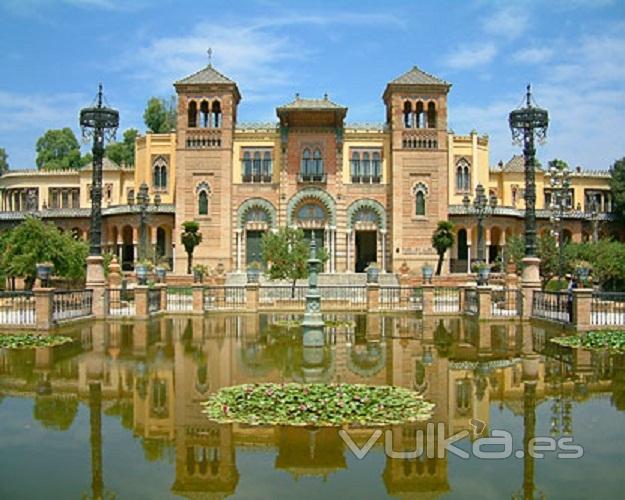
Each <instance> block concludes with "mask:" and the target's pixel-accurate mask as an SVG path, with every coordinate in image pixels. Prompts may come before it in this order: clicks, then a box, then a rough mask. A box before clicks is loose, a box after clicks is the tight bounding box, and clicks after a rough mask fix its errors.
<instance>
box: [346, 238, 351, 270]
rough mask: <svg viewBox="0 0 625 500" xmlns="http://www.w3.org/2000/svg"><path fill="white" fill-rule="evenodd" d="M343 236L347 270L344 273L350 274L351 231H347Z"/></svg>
mask: <svg viewBox="0 0 625 500" xmlns="http://www.w3.org/2000/svg"><path fill="white" fill-rule="evenodd" d="M345 236H346V237H347V269H346V272H348V273H349V272H351V270H352V262H351V261H352V230H351V229H347V230H346V231H345Z"/></svg>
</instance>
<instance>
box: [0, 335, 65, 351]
mask: <svg viewBox="0 0 625 500" xmlns="http://www.w3.org/2000/svg"><path fill="white" fill-rule="evenodd" d="M73 340H74V339H72V338H71V337H64V336H62V335H38V334H34V333H21V334H19V335H17V334H16V335H13V334H11V335H0V348H2V349H35V348H37V347H54V346H57V345H62V344H67V343H68V342H73Z"/></svg>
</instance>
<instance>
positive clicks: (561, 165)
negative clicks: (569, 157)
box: [548, 158, 569, 171]
mask: <svg viewBox="0 0 625 500" xmlns="http://www.w3.org/2000/svg"><path fill="white" fill-rule="evenodd" d="M548 165H549V168H552V167H555V168H556V169H557V170H560V171H562V170H567V169H568V168H569V164H568V163H567V162H565V161H564V160H559V159H558V158H554V159H553V160H551V161H550V162H549V163H548Z"/></svg>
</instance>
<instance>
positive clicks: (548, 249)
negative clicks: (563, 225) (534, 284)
mask: <svg viewBox="0 0 625 500" xmlns="http://www.w3.org/2000/svg"><path fill="white" fill-rule="evenodd" d="M567 246H569V245H568V244H567ZM563 252H564V253H563V256H564V261H563V262H564V265H563V270H564V271H565V272H566V270H567V269H568V260H567V259H568V257H567V256H568V254H567V253H566V246H565V247H564V249H563ZM536 253H537V254H538V255H537V257H538V258H539V259H540V276H541V278H542V280H543V287H544V286H545V285H546V284H547V283H548V282H549V281H550V280H551V279H552V278H553V277H554V276H556V275H557V274H558V263H559V250H558V246H557V245H556V239H555V238H554V237H553V236H552V235H551V234H545V235H542V236H538V238H537V239H536ZM524 257H525V238H524V237H523V236H510V237H509V238H508V239H507V242H506V260H507V261H508V262H513V263H514V265H515V266H516V270H517V273H518V274H521V272H522V270H523V258H524Z"/></svg>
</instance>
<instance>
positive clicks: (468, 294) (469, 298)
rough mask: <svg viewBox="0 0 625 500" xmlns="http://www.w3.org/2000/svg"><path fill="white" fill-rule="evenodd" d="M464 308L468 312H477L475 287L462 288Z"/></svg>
mask: <svg viewBox="0 0 625 500" xmlns="http://www.w3.org/2000/svg"><path fill="white" fill-rule="evenodd" d="M464 310H465V312H467V313H469V314H477V313H478V311H479V305H478V298H477V290H476V289H475V288H465V290H464Z"/></svg>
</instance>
